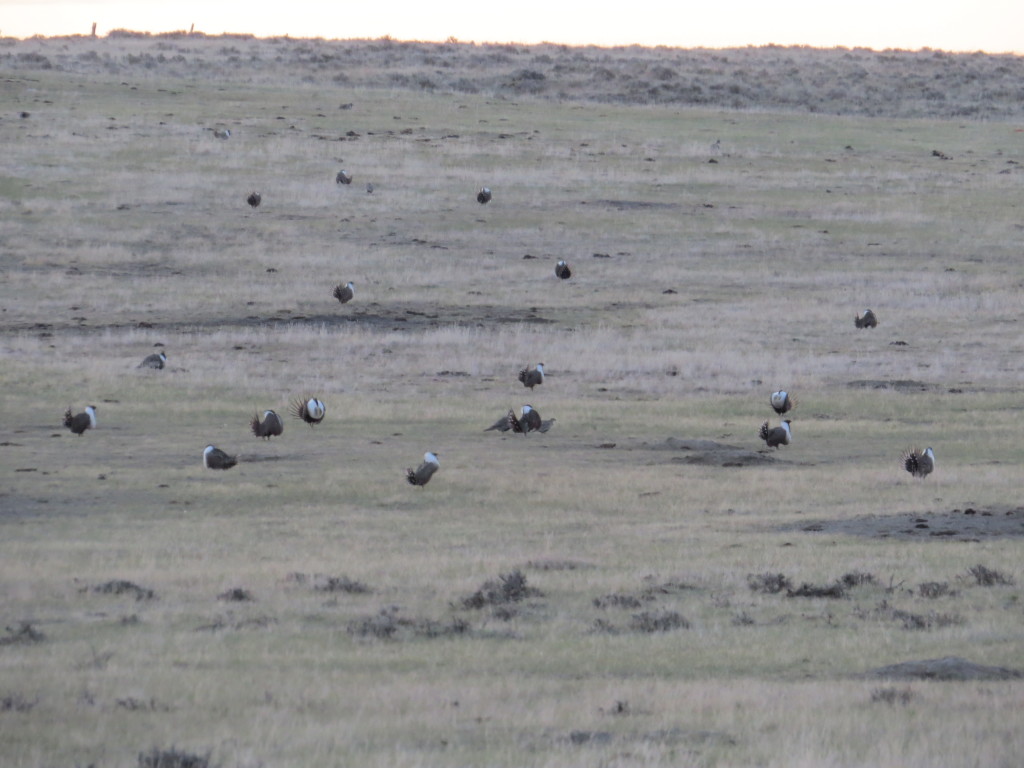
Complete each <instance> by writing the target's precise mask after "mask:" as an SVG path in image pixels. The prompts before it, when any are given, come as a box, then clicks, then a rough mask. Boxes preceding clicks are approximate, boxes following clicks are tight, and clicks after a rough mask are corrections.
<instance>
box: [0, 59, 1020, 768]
mask: <svg viewBox="0 0 1024 768" xmlns="http://www.w3.org/2000/svg"><path fill="white" fill-rule="evenodd" d="M67 44H68V45H71V46H75V45H81V46H88V45H96V44H97V43H95V42H94V41H88V40H83V41H78V42H76V41H71V42H69V43H67ZM133 44H138V43H137V42H136V43H133ZM150 44H151V45H152V44H153V43H150ZM18 45H26V46H31V45H38V41H36V42H35V43H33V42H32V41H29V42H26V43H23V44H21V43H19V44H18ZM223 55H224V56H228V55H229V54H223ZM231 55H234V54H231ZM9 64H10V61H9V60H8V62H7V64H5V65H4V67H3V68H2V69H0V75H2V78H0V102H2V104H3V109H2V114H0V145H2V147H3V154H2V157H0V265H2V271H0V350H2V351H0V354H2V359H0V362H2V365H0V389H2V393H3V394H2V397H3V400H2V403H3V410H2V423H0V633H2V634H0V670H2V671H0V762H2V763H3V765H5V766H11V767H13V768H30V767H31V768H49V767H51V766H61V767H64V766H67V767H70V766H83V767H84V766H116V767H120V766H126V767H127V766H136V765H138V766H144V765H154V766H155V765H161V766H169V765H200V764H207V763H208V764H209V765H211V766H222V767H223V768H257V767H260V766H267V767H268V768H269V767H270V766H314V765H315V766H325V765H338V766H341V765H351V766H371V767H372V766H380V767H383V766H388V767H389V768H395V767H399V768H400V767H402V766H410V767H411V766H440V765H445V766H481V765H486V766H508V767H512V766H526V765H529V766H595V765H597V766H680V765H694V766H737V765H759V766H779V767H781V766H861V765H872V766H902V767H906V766H920V767H923V766H954V765H955V766H967V765H977V766H986V767H991V766H1015V765H1019V761H1020V755H1021V754H1024V731H1022V729H1021V727H1020V722H1021V721H1020V717H1021V715H1020V713H1021V708H1022V706H1024V680H1021V679H1020V677H1019V675H1015V674H1014V671H1015V670H1020V669H1021V668H1024V604H1022V601H1021V586H1020V580H1021V578H1022V574H1021V568H1020V563H1021V545H1022V538H1021V537H1022V535H1024V500H1022V498H1021V486H1022V477H1024V475H1022V471H1021V465H1022V462H1024V448H1022V447H1021V446H1022V441H1021V432H1022V427H1024V412H1022V400H1021V387H1022V380H1024V354H1022V353H1024V333H1022V331H1024V328H1022V324H1021V320H1020V318H1021V307H1022V303H1021V301H1022V299H1021V297H1022V289H1024V267H1022V264H1021V239H1022V232H1024V228H1022V225H1024V217H1022V199H1024V198H1022V184H1024V166H1022V165H1021V164H1022V163H1024V133H1021V132H1020V131H1019V129H1018V126H1017V125H1015V124H1013V123H1009V122H998V121H994V122H981V121H971V120H968V119H960V120H937V119H913V120H911V119H893V118H884V117H866V116H845V117H835V116H822V115H811V114H807V113H796V112H784V111H770V110H757V111H726V110H723V109H718V108H707V109H700V108H693V107H681V106H666V105H653V106H652V105H646V106H645V105H616V104H608V103H604V104H601V103H596V102H594V101H572V100H570V99H561V100H559V99H542V98H539V97H536V96H531V95H529V94H524V95H520V96H516V97H513V96H509V95H508V94H503V93H456V92H453V91H446V92H441V91H429V92H419V91H416V90H410V89H406V88H394V89H391V88H383V87H374V88H370V87H354V86H350V85H346V84H345V83H343V82H342V83H337V82H335V83H322V82H300V81H296V80H295V79H294V78H291V77H289V76H287V75H286V73H285V71H284V69H282V74H281V76H280V77H279V78H278V79H275V78H274V76H273V72H272V71H269V70H264V71H261V74H260V76H259V77H258V78H255V79H254V80H253V81H252V82H249V81H246V80H245V79H244V77H241V76H238V77H234V78H219V77H215V76H206V77H204V76H202V75H201V74H195V73H192V74H191V75H189V76H187V77H186V76H174V75H173V73H171V74H168V73H164V74H161V71H160V68H159V67H156V68H146V67H145V66H143V65H140V66H139V67H138V68H137V70H138V71H137V72H135V73H134V74H133V73H132V72H131V71H128V72H127V73H126V72H124V71H118V72H116V73H104V72H103V71H102V70H101V69H98V70H97V71H89V72H84V73H83V72H75V71H70V70H68V69H61V68H60V67H51V68H46V67H41V68H34V69H33V68H28V69H26V68H17V67H14V66H9ZM225 67H226V65H225ZM23 112H24V113H26V114H25V116H22V114H21V113H23ZM222 128H227V129H230V131H231V136H230V138H229V139H226V140H221V139H217V138H215V136H214V130H215V129H222ZM342 168H344V169H347V170H348V171H349V172H350V173H351V174H352V176H353V178H354V180H353V183H352V184H351V185H341V184H336V183H335V174H336V173H337V172H338V171H339V170H340V169H342ZM367 182H371V183H372V184H373V186H374V189H373V192H372V194H369V193H367V191H366V183H367ZM482 186H487V187H489V188H491V190H492V191H493V200H492V201H491V202H490V203H488V204H486V205H481V204H478V203H477V202H476V199H475V197H476V193H477V191H478V190H479V188H480V187H482ZM254 190H258V191H259V192H261V194H262V204H261V205H260V206H259V207H257V208H251V207H250V206H249V205H247V203H246V197H247V196H248V195H249V193H250V192H252V191H254ZM559 259H564V260H566V261H567V262H569V264H570V265H571V267H572V270H573V275H572V277H571V278H570V279H568V280H559V279H558V278H556V277H555V274H554V266H555V262H556V261H557V260H559ZM347 281H352V282H353V283H354V284H355V298H354V299H353V300H352V301H351V302H349V303H347V304H340V303H339V302H338V301H336V300H335V299H334V298H333V297H332V295H331V294H332V291H333V289H334V286H335V285H337V284H339V283H345V282H347ZM867 307H870V308H871V309H873V310H874V312H875V313H876V314H877V316H878V319H879V325H878V327H877V328H873V329H864V330H860V329H857V328H855V327H854V322H853V319H854V316H855V314H857V313H859V312H862V311H863V310H864V309H865V308H867ZM161 350H163V351H165V352H166V354H167V365H166V367H165V368H164V369H163V370H151V369H146V368H139V367H138V365H139V363H140V361H141V360H142V358H143V357H145V356H146V355H148V354H150V353H153V352H154V351H161ZM537 362H543V363H545V368H546V373H547V377H546V379H545V381H544V383H543V384H542V385H541V386H539V387H537V388H536V389H534V390H533V391H530V390H527V389H524V388H523V386H522V385H521V384H520V383H519V382H518V381H517V373H518V371H519V369H520V368H522V367H524V366H527V365H529V366H531V367H532V366H533V365H534V364H536V363H537ZM777 389H787V390H788V391H790V392H791V393H792V394H793V395H795V397H796V399H797V406H796V408H795V409H794V410H793V411H791V412H790V413H788V414H786V418H791V419H792V430H793V441H792V444H791V445H788V446H783V447H781V448H780V449H778V450H771V451H769V449H767V448H766V447H765V445H764V443H763V442H762V441H761V440H760V439H759V438H758V429H759V427H760V425H761V422H762V421H763V420H765V419H769V420H770V422H771V424H772V426H775V425H777V424H778V421H779V418H780V417H779V416H777V415H776V414H775V413H774V412H773V411H772V410H771V408H770V407H769V394H770V393H771V392H772V391H773V390H777ZM304 395H316V396H317V397H319V398H320V399H321V400H323V402H324V403H325V404H326V408H327V414H326V418H325V419H324V421H323V422H322V423H321V424H319V425H317V426H315V427H308V426H306V425H305V424H303V423H302V422H301V421H298V420H296V419H294V418H292V417H291V416H287V415H286V414H287V412H288V407H289V403H290V402H291V401H292V400H293V399H294V398H295V397H298V396H304ZM524 403H530V404H532V405H533V406H534V407H535V408H536V409H537V410H538V411H539V412H540V413H541V415H542V417H543V418H544V419H550V418H554V419H556V423H555V424H554V425H553V426H552V428H551V429H550V431H548V432H547V433H544V434H528V435H525V436H524V435H519V434H512V433H504V434H503V433H500V432H496V431H485V428H486V427H488V426H490V425H491V424H492V423H494V422H495V421H496V420H497V419H498V418H499V417H501V416H502V414H504V413H505V412H506V411H507V410H508V409H509V408H513V407H514V408H515V409H516V412H517V413H518V412H519V409H520V407H521V405H522V404H524ZM89 404H94V405H96V406H98V411H97V417H98V425H97V427H96V428H95V429H91V430H88V431H86V432H85V434H83V435H81V436H75V435H73V434H71V432H69V431H68V430H66V429H64V428H63V427H62V426H61V421H62V418H63V414H64V410H65V408H67V407H69V406H70V407H71V408H72V409H73V410H74V412H76V413H78V412H80V411H82V410H83V408H84V407H85V406H86V405H89ZM265 409H274V410H276V411H278V412H279V413H281V414H284V415H286V424H285V431H284V434H283V435H282V436H280V437H275V438H272V439H271V440H270V441H269V442H267V441H262V440H259V439H257V438H256V437H254V436H253V435H252V434H251V433H250V432H249V424H248V422H249V419H250V417H251V416H252V415H253V414H254V413H256V412H257V411H260V412H262V411H263V410H265ZM211 443H212V444H216V445H217V446H219V447H220V448H222V449H224V450H226V451H228V452H229V453H231V454H236V455H237V456H238V465H237V466H236V467H235V468H233V469H231V470H228V471H226V472H220V471H212V470H206V469H204V468H203V466H202V461H201V454H202V451H203V448H204V446H206V445H207V444H211ZM911 446H915V447H922V448H923V447H926V446H932V447H933V448H934V450H935V455H936V458H937V465H936V468H935V471H934V472H933V473H932V474H931V475H929V476H928V477H927V478H926V479H924V480H920V479H917V478H914V477H911V476H910V474H908V473H907V472H906V471H904V470H903V468H902V467H901V465H900V461H899V457H900V454H901V452H902V451H903V450H904V449H906V448H908V447H911ZM428 450H432V451H435V452H437V453H438V455H439V457H440V470H439V471H438V472H437V474H436V475H435V476H434V478H433V479H432V480H431V482H430V483H429V485H427V486H426V487H424V488H415V487H412V486H411V485H409V484H407V483H406V481H405V478H404V474H405V468H406V467H415V466H416V465H417V464H418V463H419V461H420V460H421V458H422V456H423V454H424V452H425V451H428ZM944 657H961V658H962V659H965V660H966V661H968V662H972V663H974V664H978V665H985V667H986V669H984V670H981V672H982V673H983V674H980V675H979V674H975V676H974V677H973V678H972V679H966V680H942V679H920V678H912V679H905V678H902V677H897V676H895V675H893V676H884V675H883V676H879V675H876V674H872V670H877V669H878V668H879V667H884V666H888V665H893V664H899V663H902V662H908V661H920V660H932V659H939V658H944ZM944 668H953V669H955V670H957V671H958V672H957V674H958V675H959V676H961V677H964V676H968V677H969V675H967V674H966V673H965V672H964V670H967V671H970V670H971V669H973V668H971V667H969V666H968V665H967V664H961V663H958V662H950V663H949V664H947V665H946V667H944ZM993 668H998V669H993ZM975 672H977V671H976V670H975ZM929 674H932V675H933V678H934V676H936V675H937V673H934V671H933V672H932V673H929ZM161 760H162V761H163V762H160V761H161Z"/></svg>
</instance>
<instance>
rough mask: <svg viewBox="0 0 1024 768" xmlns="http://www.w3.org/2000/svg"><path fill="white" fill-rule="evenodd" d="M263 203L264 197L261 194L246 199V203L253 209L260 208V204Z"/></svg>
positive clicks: (255, 193)
mask: <svg viewBox="0 0 1024 768" xmlns="http://www.w3.org/2000/svg"><path fill="white" fill-rule="evenodd" d="M262 201H263V196H262V195H261V194H260V193H259V192H253V193H252V194H251V195H249V196H248V197H247V198H245V202H247V203H248V204H249V205H251V206H252V207H253V208H259V207H260V203H261V202H262Z"/></svg>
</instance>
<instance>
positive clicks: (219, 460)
mask: <svg viewBox="0 0 1024 768" xmlns="http://www.w3.org/2000/svg"><path fill="white" fill-rule="evenodd" d="M237 463H238V458H237V457H235V456H228V455H227V454H226V453H224V451H222V450H221V449H220V448H215V447H214V446H212V445H208V446H206V450H204V451H203V466H204V467H206V468H207V469H231V468H232V467H233V466H235V464H237Z"/></svg>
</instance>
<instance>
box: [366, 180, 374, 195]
mask: <svg viewBox="0 0 1024 768" xmlns="http://www.w3.org/2000/svg"><path fill="white" fill-rule="evenodd" d="M366 194H368V195H372V194H373V184H372V183H370V182H369V181H368V182H366Z"/></svg>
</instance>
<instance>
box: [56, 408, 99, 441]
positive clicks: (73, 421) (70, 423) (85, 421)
mask: <svg viewBox="0 0 1024 768" xmlns="http://www.w3.org/2000/svg"><path fill="white" fill-rule="evenodd" d="M64 426H65V427H67V428H68V429H70V430H71V431H72V432H73V433H74V434H76V435H81V434H82V433H83V432H85V430H87V429H95V428H96V406H95V405H87V406H85V412H84V413H76V414H75V415H74V416H72V415H71V408H70V406H69V407H68V409H67V410H66V411H64Z"/></svg>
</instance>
